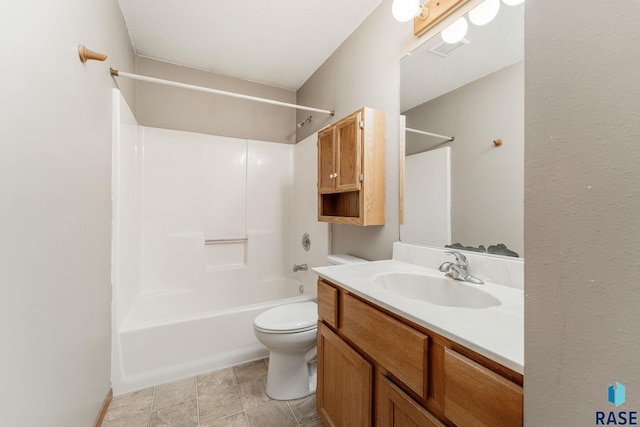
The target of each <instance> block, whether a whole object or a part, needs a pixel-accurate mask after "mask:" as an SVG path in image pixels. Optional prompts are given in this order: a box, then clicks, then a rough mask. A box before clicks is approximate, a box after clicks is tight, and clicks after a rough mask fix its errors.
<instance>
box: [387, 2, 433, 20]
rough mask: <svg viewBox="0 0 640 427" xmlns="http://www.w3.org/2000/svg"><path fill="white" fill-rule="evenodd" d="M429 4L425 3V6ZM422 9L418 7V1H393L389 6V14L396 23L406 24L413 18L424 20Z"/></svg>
mask: <svg viewBox="0 0 640 427" xmlns="http://www.w3.org/2000/svg"><path fill="white" fill-rule="evenodd" d="M427 3H429V1H428V0H427V2H425V4H427ZM422 12H423V7H422V6H420V0H393V3H392V4H391V13H392V14H393V17H394V18H395V19H396V21H399V22H408V21H411V20H412V19H413V18H416V17H418V18H424V16H423V14H422Z"/></svg>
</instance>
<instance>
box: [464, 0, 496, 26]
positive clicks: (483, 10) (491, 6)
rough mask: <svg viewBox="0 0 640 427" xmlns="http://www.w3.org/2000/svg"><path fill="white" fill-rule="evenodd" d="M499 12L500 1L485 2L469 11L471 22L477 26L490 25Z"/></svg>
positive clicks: (487, 0) (486, 0)
mask: <svg viewBox="0 0 640 427" xmlns="http://www.w3.org/2000/svg"><path fill="white" fill-rule="evenodd" d="M499 10H500V0H484V1H483V2H482V3H480V4H479V5H477V6H476V7H474V8H473V9H471V10H470V11H469V20H470V21H471V22H473V23H474V24H476V25H484V24H488V23H489V22H491V20H492V19H493V18H495V17H496V15H497V14H498V11H499Z"/></svg>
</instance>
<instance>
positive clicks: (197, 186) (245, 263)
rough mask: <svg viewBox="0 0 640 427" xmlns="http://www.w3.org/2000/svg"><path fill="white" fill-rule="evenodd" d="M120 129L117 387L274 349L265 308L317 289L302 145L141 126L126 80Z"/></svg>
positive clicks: (159, 380) (117, 101) (117, 98)
mask: <svg viewBox="0 0 640 427" xmlns="http://www.w3.org/2000/svg"><path fill="white" fill-rule="evenodd" d="M113 134H114V141H113V149H114V153H113V159H114V163H113V174H112V176H113V212H114V221H113V249H112V259H113V265H112V278H113V279H112V281H113V315H112V323H113V341H112V374H111V378H112V385H113V392H114V394H115V395H120V394H124V393H127V392H131V391H136V390H141V389H144V388H147V387H150V386H155V385H158V384H163V383H166V382H170V381H174V380H177V379H180V378H186V377H189V376H193V375H197V374H201V373H205V372H208V371H213V370H217V369H221V368H224V367H228V366H232V365H235V364H238V363H243V362H248V361H250V360H255V359H258V358H261V357H265V356H267V355H268V349H267V348H266V347H264V346H263V345H262V344H260V343H259V341H258V340H257V339H256V337H255V335H254V332H253V320H254V319H255V317H256V316H257V315H259V314H260V313H262V312H264V311H266V310H268V309H270V308H272V307H275V306H278V305H281V304H286V303H293V302H300V301H307V300H311V299H314V297H315V281H310V280H307V279H308V277H306V276H305V275H304V274H302V273H292V272H291V266H292V265H293V264H294V263H293V258H294V256H293V247H292V245H293V238H292V231H293V230H292V224H293V212H294V209H293V188H294V185H293V184H294V183H295V180H294V178H293V173H294V156H293V146H290V145H288V144H277V143H270V142H265V141H253V140H242V139H236V138H228V137H219V136H212V135H202V134H194V133H189V132H178V131H171V130H166V129H155V128H149V127H144V126H139V125H138V123H137V122H136V120H135V117H134V116H133V114H132V113H131V111H130V109H129V108H128V106H127V105H126V102H124V99H123V98H122V96H121V95H120V93H119V92H118V91H117V90H114V129H113ZM294 277H299V278H301V279H304V280H305V282H306V283H305V285H304V286H303V283H302V282H301V281H298V280H295V279H294ZM301 290H303V292H302V293H301Z"/></svg>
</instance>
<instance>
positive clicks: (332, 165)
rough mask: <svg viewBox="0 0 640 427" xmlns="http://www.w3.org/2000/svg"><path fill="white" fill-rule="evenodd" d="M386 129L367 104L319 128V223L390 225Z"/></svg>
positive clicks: (381, 114)
mask: <svg viewBox="0 0 640 427" xmlns="http://www.w3.org/2000/svg"><path fill="white" fill-rule="evenodd" d="M385 129H386V118H385V114H384V112H383V111H379V110H374V109H372V108H367V107H364V108H361V109H360V110H358V111H356V112H354V113H353V114H350V115H348V116H347V117H345V118H343V119H342V120H340V121H338V122H337V123H335V124H333V125H331V126H329V127H327V128H325V129H323V130H321V131H320V132H318V221H324V222H333V223H338V224H353V225H383V224H384V208H385V150H386V147H385V136H386V130H385Z"/></svg>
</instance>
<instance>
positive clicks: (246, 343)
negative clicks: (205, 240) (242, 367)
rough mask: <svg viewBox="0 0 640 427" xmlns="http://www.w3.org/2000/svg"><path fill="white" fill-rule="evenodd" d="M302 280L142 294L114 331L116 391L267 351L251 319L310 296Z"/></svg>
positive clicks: (212, 368)
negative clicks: (247, 288) (220, 290)
mask: <svg viewBox="0 0 640 427" xmlns="http://www.w3.org/2000/svg"><path fill="white" fill-rule="evenodd" d="M301 285H302V283H301V282H299V281H296V280H294V279H289V278H282V279H272V280H268V281H262V282H260V284H259V286H256V287H255V288H254V290H253V291H252V292H247V293H245V294H244V295H240V296H239V295H238V292H236V293H229V294H228V298H226V299H225V298H221V297H220V295H217V296H216V297H214V296H213V295H207V292H202V290H200V291H198V290H196V291H186V290H185V291H180V290H174V291H171V292H164V293H159V294H152V295H141V296H139V297H138V300H137V301H136V304H135V306H134V307H133V309H132V310H131V313H129V316H128V317H127V319H126V320H125V321H124V322H123V325H122V327H121V328H120V329H119V330H118V331H114V336H113V350H114V351H113V360H112V370H113V372H112V380H113V392H114V394H115V395H120V394H124V393H128V392H131V391H136V390H141V389H144V388H147V387H151V386H155V385H158V384H163V383H166V382H170V381H174V380H177V379H180V378H186V377H190V376H193V375H197V374H201V373H205V372H209V371H213V370H217V369H222V368H225V367H228V366H232V365H236V364H238V363H243V362H248V361H251V360H255V359H258V358H261V357H265V356H267V355H268V350H267V348H266V347H264V346H263V345H262V344H260V343H259V342H258V340H257V339H256V338H255V336H254V334H253V319H254V318H255V317H256V316H257V315H258V314H260V313H262V312H264V311H265V310H267V309H269V308H272V307H275V306H278V305H281V304H286V303H293V302H299V301H306V300H310V299H314V297H315V296H314V295H313V294H312V293H311V292H308V291H307V292H305V293H304V294H300V293H299V290H300V286H301Z"/></svg>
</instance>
